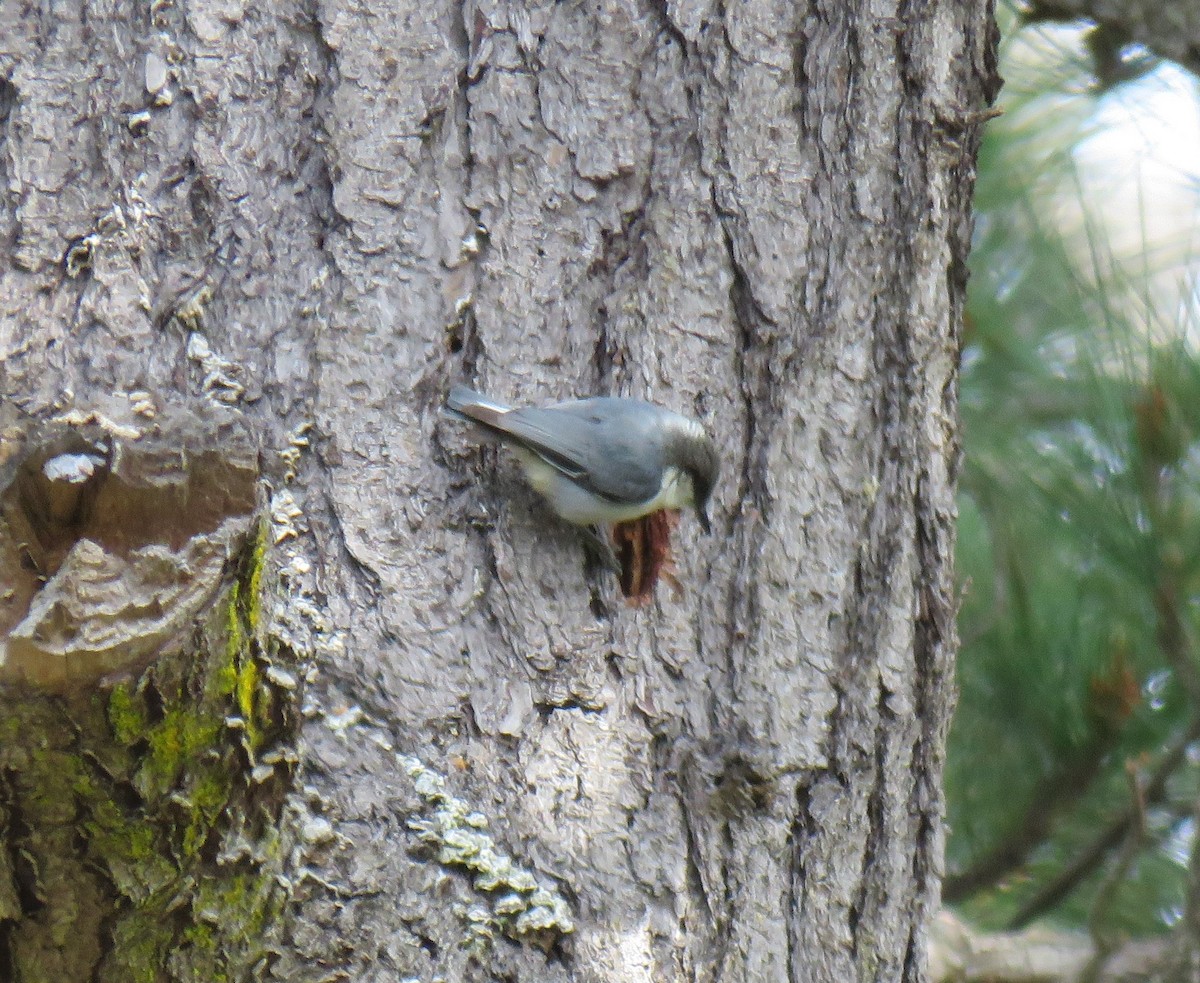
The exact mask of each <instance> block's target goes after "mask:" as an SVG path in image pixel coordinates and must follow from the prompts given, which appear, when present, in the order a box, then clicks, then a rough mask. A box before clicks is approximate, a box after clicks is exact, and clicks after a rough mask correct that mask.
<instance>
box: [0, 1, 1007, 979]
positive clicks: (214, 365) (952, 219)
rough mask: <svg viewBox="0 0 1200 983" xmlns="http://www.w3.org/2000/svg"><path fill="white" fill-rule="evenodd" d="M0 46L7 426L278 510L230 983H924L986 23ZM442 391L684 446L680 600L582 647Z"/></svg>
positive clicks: (715, 18) (511, 12) (678, 6)
mask: <svg viewBox="0 0 1200 983" xmlns="http://www.w3.org/2000/svg"><path fill="white" fill-rule="evenodd" d="M0 10H2V15H0V16H2V18H3V22H2V24H0V39H2V40H0V78H3V79H4V81H3V82H2V83H0V126H2V128H3V141H2V143H0V147H2V148H3V149H2V152H0V171H2V173H3V182H2V184H3V187H4V189H5V191H4V198H3V205H2V207H0V242H4V243H7V244H8V246H7V249H6V251H5V253H4V259H3V260H0V350H2V351H3V353H4V356H5V361H4V390H5V392H6V393H8V394H10V395H12V396H14V397H15V398H16V399H17V400H18V401H19V403H20V404H21V406H22V407H23V408H24V409H25V410H26V411H27V412H29V413H31V414H33V415H34V416H36V417H38V418H39V419H40V418H43V417H46V416H49V415H51V414H52V413H53V412H54V411H55V409H56V408H57V407H60V406H71V407H79V408H82V409H83V410H87V409H88V408H89V407H90V406H92V405H94V404H96V403H97V401H102V400H108V399H110V398H111V396H112V394H113V393H114V392H118V393H129V392H130V391H134V390H137V391H139V392H142V391H144V392H147V393H150V394H151V397H152V398H153V399H154V400H156V401H158V402H159V403H160V404H169V403H171V402H172V401H173V400H175V399H177V398H183V397H185V396H186V397H189V398H194V397H197V396H201V397H203V398H209V399H216V400H219V401H222V402H224V403H226V404H228V405H230V406H233V407H236V408H237V409H239V410H240V412H241V413H242V414H243V416H244V418H245V419H246V421H247V423H248V424H249V426H250V427H251V428H252V429H253V430H254V431H255V433H256V434H257V436H258V439H259V440H260V441H261V445H262V447H263V449H264V454H263V465H264V468H265V470H266V472H267V476H268V479H269V480H270V481H271V482H272V483H273V485H274V486H275V487H276V489H279V488H281V487H282V486H283V485H284V484H285V483H289V482H290V492H289V493H288V496H281V495H279V494H277V495H276V497H275V499H274V502H275V510H274V511H275V518H276V520H277V523H278V524H280V525H281V527H282V528H285V529H286V530H287V531H288V532H290V533H296V534H298V535H297V537H296V538H295V539H294V540H289V541H288V546H289V549H291V550H292V552H291V553H290V554H285V555H283V556H281V557H278V558H277V559H276V560H275V561H274V562H275V564H276V565H277V566H279V565H282V566H284V569H285V570H286V571H287V572H288V575H289V577H288V584H289V589H288V591H287V592H285V594H284V595H283V596H280V597H274V596H268V597H265V598H264V599H263V603H264V604H266V605H267V606H268V608H269V612H268V613H269V617H268V621H269V623H270V626H271V627H270V628H269V632H270V634H271V636H272V637H273V638H274V639H275V642H274V643H269V642H268V643H264V644H278V645H281V646H283V647H286V648H295V649H297V650H303V651H305V652H307V653H308V654H309V657H310V658H311V659H312V660H313V672H312V673H311V676H312V679H311V683H310V685H309V687H308V689H307V692H306V695H305V706H304V711H305V713H304V721H305V722H304V726H303V729H302V731H301V733H300V735H299V737H298V744H297V749H296V754H297V755H298V759H299V765H298V768H299V770H298V773H297V776H298V777H297V782H296V787H295V791H294V795H293V797H292V799H291V802H290V807H289V809H288V810H287V811H286V812H285V813H284V814H283V818H284V819H285V820H286V824H287V827H288V829H290V830H292V831H294V832H295V833H296V834H297V835H296V837H295V838H296V840H297V842H298V846H297V847H296V849H295V850H294V851H292V852H290V853H288V855H287V861H286V870H285V872H284V873H282V874H281V875H280V883H281V884H284V885H286V888H287V890H288V894H289V900H288V904H287V916H288V917H287V919H286V920H285V921H283V922H279V921H276V920H270V919H265V920H262V921H261V922H260V923H257V924H256V926H255V927H256V930H257V936H256V946H258V947H259V948H262V949H264V950H267V951H270V952H271V953H273V955H272V956H271V958H270V959H262V960H259V961H258V963H257V964H256V966H255V967H254V968H252V969H247V970H244V972H245V973H246V974H248V975H251V974H253V975H259V976H266V977H274V978H278V979H286V980H292V981H303V980H309V979H312V980H316V979H336V978H347V979H354V980H376V979H378V980H385V979H386V980H389V981H394V980H396V979H398V978H399V979H407V978H421V979H432V978H445V979H454V980H476V979H478V980H484V979H488V980H492V979H497V978H500V979H507V980H534V979H536V980H544V981H553V980H611V981H617V980H620V981H637V980H647V981H648V980H656V981H660V980H684V979H702V980H730V981H734V980H736V981H743V980H783V979H790V980H795V981H812V983H818V981H823V980H829V981H838V983H842V981H845V980H850V979H875V980H898V979H903V980H911V981H917V980H923V979H925V978H926V976H927V971H926V968H925V938H926V934H925V933H926V926H927V923H928V920H929V918H930V917H931V913H932V912H933V911H935V910H936V908H937V895H938V877H939V874H940V864H941V830H940V821H941V812H942V800H941V792H940V778H941V769H942V754H943V745H944V740H945V733H946V727H947V721H948V719H949V714H950V709H951V704H952V702H953V700H952V686H951V659H952V650H953V645H954V629H953V618H954V602H953V589H952V573H951V557H952V552H953V518H954V499H953V492H954V476H955V466H956V459H957V453H958V448H957V437H956V430H955V426H956V407H955V393H956V390H955V372H956V361H957V346H958V341H957V332H958V323H959V318H960V314H961V305H962V300H963V293H964V285H965V278H966V273H965V266H964V260H965V256H966V252H967V249H968V244H969V239H970V234H969V233H970V223H969V216H968V211H969V199H970V192H971V185H972V180H973V174H974V153H975V147H976V141H977V136H978V129H979V124H980V122H981V120H982V115H981V114H982V111H983V109H984V108H985V106H986V104H987V102H988V100H989V99H990V98H991V97H992V96H993V95H994V92H995V86H996V79H995V76H994V67H993V61H992V56H993V48H994V44H995V38H994V34H993V26H992V20H991V12H990V9H989V4H988V3H987V2H986V0H979V2H975V3H967V4H950V3H942V2H904V3H886V2H885V3H881V4H880V3H876V4H866V3H861V4H846V3H844V2H842V0H828V2H821V3H812V4H800V5H795V4H791V3H773V2H757V3H738V4H733V5H726V6H723V7H718V6H710V5H709V4H706V3H703V2H674V0H672V2H669V3H667V4H666V5H660V4H654V3H643V2H637V0H605V2H602V3H599V4H581V3H566V4H556V3H551V2H544V3H539V2H530V3H524V4H511V5H509V4H499V5H497V4H492V3H476V2H468V3H466V4H465V5H464V6H462V7H458V6H452V5H447V4H419V5H418V4H405V3H396V4H394V5H391V6H380V5H379V4H362V3H354V2H333V0H330V2H317V3H287V2H284V3H280V4H273V5H270V6H263V7H259V8H256V7H252V6H250V5H246V4H243V3H240V2H238V0H179V2H176V3H169V2H158V3H155V4H153V5H151V6H150V7H148V8H147V7H144V6H142V5H137V4H121V3H113V2H108V0H105V2H93V3H84V4H81V5H80V6H79V7H78V8H74V9H63V10H58V9H56V10H55V13H54V15H53V17H50V16H49V15H45V14H43V13H41V12H40V10H38V9H33V8H27V7H19V6H17V5H16V4H15V3H10V4H8V5H6V6H5V7H3V8H0ZM458 378H465V379H469V380H471V381H473V382H474V383H476V384H478V385H479V386H480V387H481V388H484V389H487V390H490V391H492V392H493V393H494V394H495V395H497V396H500V397H504V398H511V399H512V400H514V401H537V400H543V399H549V398H552V397H559V396H566V395H570V394H576V395H578V394H584V393H588V392H596V391H605V392H617V393H631V394H638V395H643V394H645V395H649V396H651V397H652V398H655V399H657V400H658V401H660V402H662V403H665V404H667V405H670V406H672V407H674V408H677V409H680V410H684V411H687V412H690V413H692V414H694V415H697V416H699V417H701V418H703V419H704V420H705V421H706V423H707V424H708V425H709V426H710V428H711V430H712V432H713V433H714V434H716V435H717V437H718V438H719V441H720V443H721V446H722V447H723V449H724V463H725V471H724V477H723V479H722V481H721V483H720V486H719V488H718V491H717V495H716V498H715V502H714V506H715V508H714V515H715V529H716V534H715V535H714V536H713V537H711V538H708V539H704V538H702V537H701V536H700V535H699V533H698V530H697V528H696V526H695V524H694V522H689V521H688V520H686V519H685V521H684V524H683V526H682V529H681V531H680V541H679V542H680V545H679V548H678V551H677V553H678V555H677V559H678V562H679V567H680V574H681V578H682V580H683V581H684V583H685V585H686V587H685V592H684V593H683V595H682V596H680V597H673V596H672V595H671V594H670V593H669V592H665V591H664V592H661V594H660V598H659V600H658V602H657V603H656V604H654V605H652V606H649V607H647V608H643V609H640V610H637V611H633V610H629V609H627V608H625V607H624V606H623V605H622V604H621V603H620V601H619V598H618V594H617V592H616V589H615V585H614V584H613V583H611V582H610V581H609V580H607V579H606V578H605V576H604V575H602V574H601V573H599V572H597V571H595V570H591V569H589V568H588V567H587V566H586V565H585V564H584V562H583V560H582V554H581V553H580V551H579V549H578V546H577V541H576V539H575V537H574V536H573V535H572V534H571V533H570V531H569V530H567V529H565V528H564V527H563V526H561V525H560V524H558V523H556V522H554V521H552V520H549V519H548V518H547V516H546V513H545V510H544V509H543V508H541V507H540V505H539V504H538V503H537V501H536V500H535V499H534V497H533V496H532V495H531V493H529V492H527V491H525V490H523V489H522V488H521V486H520V484H519V482H517V481H516V479H515V476H514V473H513V471H512V468H511V466H510V464H509V463H508V462H507V461H506V459H504V458H503V457H502V456H499V457H498V456H497V455H495V454H494V453H493V452H491V451H486V452H483V453H482V454H481V453H480V452H479V451H478V450H477V449H476V446H475V444H474V443H473V441H472V439H471V438H469V437H468V436H467V435H466V434H464V433H463V431H462V430H461V429H459V428H456V427H454V426H452V425H449V424H448V423H447V422H446V421H444V420H442V419H441V418H440V416H439V412H438V407H439V405H440V402H441V400H442V398H443V395H444V393H445V391H446V389H447V387H448V384H449V382H450V381H451V380H452V379H458ZM121 398H124V397H123V396H122V397H121ZM139 398H140V397H139V396H135V397H134V402H136V401H137V399H139ZM309 427H311V432H307V435H306V431H307V428H309ZM310 444H311V446H312V448H313V449H314V451H315V453H308V452H307V450H306V448H307V447H308V446H310ZM292 501H294V502H295V506H294V507H293V506H292V505H291V504H290V503H291V502H292ZM284 535H285V533H280V538H282V537H283V536H284ZM239 809H240V806H238V805H237V804H236V803H235V804H234V805H232V806H231V807H230V815H228V816H224V817H223V821H224V820H232V819H233V818H234V817H236V816H237V815H238V814H239ZM0 897H3V895H0ZM122 942H123V940H122V939H119V938H109V939H107V940H106V942H105V944H106V945H107V946H108V947H109V948H110V950H115V949H116V948H118V947H119V946H120V945H121V944H122ZM514 943H515V944H514ZM178 958H179V959H181V960H184V961H183V962H176V963H173V964H171V965H170V966H168V967H167V969H166V970H165V973H164V975H166V976H168V977H171V978H187V976H188V973H189V971H192V970H194V969H195V965H198V964H188V963H187V962H186V953H184V954H182V955H180V956H179V957H178ZM236 972H237V973H241V972H243V970H242V969H241V968H236ZM97 978H98V979H105V978H118V977H114V976H108V977H106V976H105V975H104V973H103V972H100V973H98V974H97Z"/></svg>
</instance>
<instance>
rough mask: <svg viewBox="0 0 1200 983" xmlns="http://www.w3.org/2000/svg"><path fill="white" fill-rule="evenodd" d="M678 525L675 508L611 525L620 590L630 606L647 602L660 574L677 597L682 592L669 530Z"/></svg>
mask: <svg viewBox="0 0 1200 983" xmlns="http://www.w3.org/2000/svg"><path fill="white" fill-rule="evenodd" d="M677 525H679V512H678V510H676V509H660V510H659V511H657V512H651V513H650V514H649V515H644V516H642V517H641V518H640V519H633V520H632V521H630V522H618V523H616V525H614V526H613V529H612V538H613V545H614V547H615V549H616V554H617V559H619V560H620V561H621V593H622V594H623V595H624V596H625V601H626V603H627V604H628V605H629V606H630V607H638V608H640V607H644V606H645V605H647V604H649V603H650V601H651V600H652V599H653V597H654V587H655V585H656V584H657V583H658V579H659V577H662V579H663V580H665V581H667V583H669V584H670V585H671V587H672V588H673V589H674V591H675V596H676V598H678V597H679V596H680V594H682V592H683V586H682V585H681V584H680V583H679V580H678V578H677V577H676V576H675V560H674V559H673V558H672V556H671V533H672V532H674V530H675V527H676V526H677Z"/></svg>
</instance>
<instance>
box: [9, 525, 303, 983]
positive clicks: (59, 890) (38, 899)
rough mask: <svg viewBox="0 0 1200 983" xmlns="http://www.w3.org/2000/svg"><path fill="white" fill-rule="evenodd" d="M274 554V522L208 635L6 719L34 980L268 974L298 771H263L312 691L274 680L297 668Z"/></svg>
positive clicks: (20, 961) (250, 549)
mask: <svg viewBox="0 0 1200 983" xmlns="http://www.w3.org/2000/svg"><path fill="white" fill-rule="evenodd" d="M267 542H268V535H267V529H266V528H265V526H260V527H259V528H258V529H257V530H256V534H255V535H254V536H253V538H252V542H250V543H249V544H248V545H247V547H246V548H245V550H244V553H243V556H242V558H241V561H240V563H239V564H238V570H237V572H236V576H235V578H234V579H232V580H231V582H230V584H229V585H228V586H227V587H226V588H225V589H224V590H223V591H221V592H220V593H219V594H218V596H217V598H216V600H215V601H214V603H213V604H212V606H211V607H210V609H209V611H208V613H207V614H206V615H205V616H204V617H203V619H202V622H201V623H200V624H198V625H197V626H196V627H195V629H194V631H192V632H191V633H190V634H189V636H188V637H186V638H183V639H180V640H178V641H177V642H176V643H175V644H174V646H173V648H172V649H171V650H170V651H165V652H164V653H163V654H162V655H161V656H160V657H159V658H158V660H157V661H156V662H155V663H154V664H153V665H151V666H150V667H149V668H147V669H146V670H145V671H144V672H143V673H142V674H141V675H140V676H139V677H138V678H136V679H129V680H124V681H121V682H119V683H117V684H115V685H112V686H111V687H110V688H109V689H107V690H96V691H93V692H90V693H88V694H75V695H67V696H63V695H57V696H48V695H43V694H24V695H23V697H22V698H21V699H20V700H19V701H18V700H13V701H10V702H9V703H8V704H7V707H8V708H10V710H11V712H7V713H5V714H2V715H0V775H2V776H4V777H3V779H0V807H5V806H7V807H8V808H10V809H11V810H12V811H13V812H15V813H17V814H19V815H20V816H21V817H22V821H21V824H20V828H14V827H13V825H12V824H10V825H9V826H8V829H7V832H6V833H3V834H0V835H4V836H6V838H7V840H8V842H7V844H6V845H7V846H8V847H9V850H10V852H9V855H10V856H12V855H16V856H20V857H22V858H24V859H23V861H22V863H23V865H24V866H23V868H22V869H21V870H10V871H8V872H7V873H8V877H9V883H6V884H5V885H0V894H3V893H4V892H5V891H6V890H7V889H9V888H12V891H11V893H12V894H13V895H15V896H18V897H20V898H21V899H22V905H21V913H20V918H19V919H18V925H17V927H16V931H15V932H14V933H13V934H12V936H11V939H12V943H11V945H10V953H11V962H12V965H13V967H14V969H15V970H16V973H17V977H18V978H20V979H22V980H27V981H39V980H46V981H51V980H53V981H56V983H57V981H61V980H63V979H95V980H99V981H121V983H128V981H140V980H145V981H147V983H150V981H155V983H160V981H163V980H175V979H179V980H183V979H187V980H194V979H203V980H223V979H231V980H232V979H238V980H241V979H252V978H253V970H252V967H254V966H255V965H259V964H261V963H262V962H263V957H264V956H266V955H268V946H269V945H270V943H269V941H268V940H269V938H270V937H271V932H270V931H269V928H270V925H271V924H272V923H273V922H274V921H275V920H276V919H277V918H278V916H279V914H280V912H281V910H282V906H283V904H284V902H285V900H286V898H285V897H284V896H283V894H282V889H281V888H280V887H279V879H278V877H277V874H278V872H279V870H280V867H281V864H282V853H283V850H282V848H281V847H280V846H279V838H278V833H277V832H276V826H277V823H278V818H279V811H280V809H281V806H282V802H283V796H284V793H285V792H286V789H287V786H288V783H289V781H290V777H291V776H290V774H288V772H287V770H286V765H283V764H281V765H279V766H277V767H276V768H275V770H274V771H273V772H269V773H264V772H263V769H262V768H261V767H260V768H258V769H256V770H255V773H254V780H253V781H252V780H251V778H250V772H251V770H252V769H254V765H255V763H256V761H257V760H258V756H259V753H260V752H261V751H264V750H267V749H270V748H274V747H277V746H280V745H281V744H286V743H289V742H290V740H291V738H292V734H293V729H294V725H295V714H294V713H292V712H291V708H292V701H293V700H294V699H295V696H296V694H294V693H286V692H280V693H274V692H272V691H271V684H270V682H269V678H268V674H267V673H266V672H265V671H262V670H261V669H260V665H261V664H264V663H265V660H267V659H271V660H273V661H275V662H277V663H278V662H280V661H282V662H284V663H285V664H286V661H287V659H288V657H289V654H288V653H286V652H281V651H278V650H277V649H273V648H272V647H271V645H270V643H269V640H268V638H267V634H266V631H265V626H264V624H263V621H264V619H263V599H262V593H263V591H265V590H267V589H269V587H268V584H269V581H268V580H267V578H266V576H265V572H266V570H267V563H268V556H267ZM275 757H276V758H283V759H286V758H287V757H288V756H287V755H279V756H275ZM233 838H236V844H237V845H236V849H234V848H233V847H232V846H231V840H232V839H233ZM14 850H15V851H16V853H15V854H14V853H12V852H11V851H14ZM234 856H236V857H237V859H236V860H233V859H230V858H231V857H234ZM5 873H6V871H5V870H3V869H0V876H4V875H5Z"/></svg>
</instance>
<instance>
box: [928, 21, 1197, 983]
mask: <svg viewBox="0 0 1200 983" xmlns="http://www.w3.org/2000/svg"><path fill="white" fill-rule="evenodd" d="M1001 24H1002V27H1004V28H1005V32H1006V33H1005V41H1004V44H1003V46H1002V74H1003V75H1004V77H1005V79H1006V85H1005V88H1004V90H1003V92H1002V95H1001V99H1000V105H1001V106H1002V108H1003V110H1004V115H1003V116H1002V117H1001V118H999V119H997V120H995V121H993V122H992V123H991V124H989V130H988V134H987V137H986V140H985V144H984V148H983V152H982V153H981V156H980V175H979V184H978V190H977V202H976V205H977V209H978V214H977V227H976V243H975V246H974V252H973V256H972V280H971V290H970V300H969V310H968V321H967V326H966V333H965V339H964V352H963V372H962V416H963V422H964V433H965V436H964V441H965V461H964V468H963V473H962V482H961V492H960V503H959V504H960V511H961V523H960V530H959V570H960V575H961V578H962V582H963V600H962V610H961V614H960V632H961V636H962V652H961V656H960V663H959V684H960V696H959V704H958V710H957V714H956V717H955V723H954V727H953V731H952V734H951V740H950V750H949V762H948V768H947V791H948V797H949V805H948V808H949V820H950V832H949V836H948V844H947V878H946V882H945V889H944V896H945V900H946V901H947V902H948V903H949V904H951V905H952V906H954V908H955V910H956V911H957V912H958V913H959V914H960V915H962V916H963V917H964V918H965V919H967V920H968V921H969V922H970V923H971V924H973V925H976V926H979V927H980V928H983V929H985V930H988V931H1002V930H1003V931H1012V930H1019V929H1022V928H1024V927H1025V926H1028V925H1030V924H1032V923H1034V922H1038V921H1040V922H1041V923H1043V924H1050V925H1055V926H1058V927H1062V928H1066V929H1075V930H1078V931H1081V932H1087V933H1089V934H1090V945H1091V946H1092V949H1093V951H1094V952H1099V953H1102V954H1103V953H1107V952H1110V951H1114V950H1116V949H1117V948H1119V947H1120V946H1121V945H1122V944H1124V943H1125V942H1127V941H1128V940H1129V939H1134V938H1137V939H1146V938H1153V937H1155V936H1158V937H1164V938H1165V937H1170V936H1171V935H1172V930H1173V929H1175V928H1176V927H1177V926H1186V925H1187V924H1188V923H1189V922H1190V924H1191V927H1192V928H1191V931H1192V934H1191V950H1192V951H1193V952H1195V951H1196V946H1195V939H1196V935H1197V934H1200V933H1197V931H1196V926H1197V925H1198V924H1200V917H1197V916H1198V912H1197V908H1198V907H1200V906H1198V905H1197V904H1196V902H1195V901H1194V900H1193V901H1189V897H1192V896H1193V895H1194V894H1195V892H1196V887H1195V882H1196V878H1195V876H1193V875H1189V866H1190V865H1191V864H1192V863H1193V859H1192V858H1193V853H1194V849H1195V844H1196V825H1197V800H1198V799H1200V769H1198V768H1197V767H1196V763H1197V760H1200V658H1198V649H1197V642H1198V641H1200V357H1198V352H1197V341H1198V340H1200V221H1198V219H1200V89H1198V87H1197V80H1196V77H1195V76H1194V75H1193V74H1191V73H1190V72H1189V71H1188V70H1186V69H1185V68H1183V67H1181V66H1180V65H1178V64H1175V63H1173V62H1169V61H1165V60H1160V59H1157V58H1156V57H1154V56H1153V55H1152V54H1151V53H1150V52H1149V51H1148V50H1147V49H1144V48H1140V47H1137V46H1132V45H1129V44H1126V43H1125V38H1124V37H1122V36H1121V34H1120V32H1119V31H1118V32H1114V31H1113V30H1112V29H1111V28H1110V27H1099V28H1098V27H1095V26H1094V25H1092V24H1087V23H1082V22H1079V21H1070V22H1065V23H1059V22H1057V21H1056V20H1055V19H1053V18H1051V19H1048V15H1046V14H1045V13H1044V11H1039V10H1038V9H1037V8H1028V7H1026V8H1023V9H1022V11H1021V12H1018V11H1017V10H1015V9H1008V10H1004V11H1002V12H1001ZM1175 934H1177V935H1178V934H1186V933H1175ZM1090 971H1091V972H1093V977H1092V978H1096V979H1099V978H1102V976H1101V975H1100V973H1101V960H1100V959H1096V958H1093V959H1092V960H1091V970H1090ZM1163 978H1170V977H1163ZM1179 978H1180V979H1183V978H1184V977H1179Z"/></svg>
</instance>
